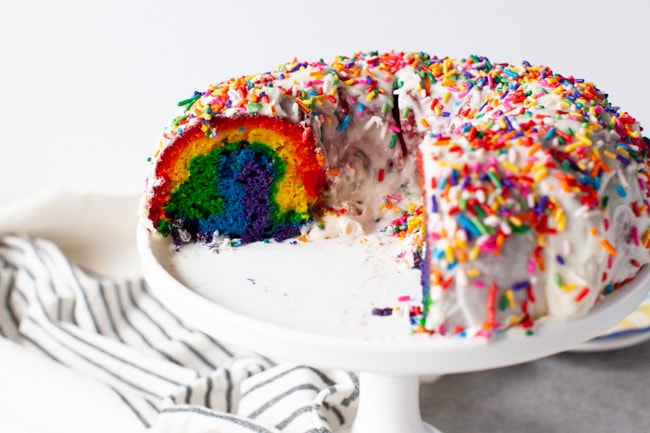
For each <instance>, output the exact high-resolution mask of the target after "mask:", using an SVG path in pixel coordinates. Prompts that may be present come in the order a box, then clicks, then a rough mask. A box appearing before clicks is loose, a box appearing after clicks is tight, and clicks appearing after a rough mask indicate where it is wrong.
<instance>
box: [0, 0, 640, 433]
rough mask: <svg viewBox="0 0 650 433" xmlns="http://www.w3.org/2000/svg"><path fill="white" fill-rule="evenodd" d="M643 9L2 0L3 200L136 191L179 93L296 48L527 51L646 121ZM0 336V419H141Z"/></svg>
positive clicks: (314, 55) (549, 3) (399, 0)
mask: <svg viewBox="0 0 650 433" xmlns="http://www.w3.org/2000/svg"><path fill="white" fill-rule="evenodd" d="M648 17H650V3H648V2H637V1H628V2H623V1H619V2H613V1H611V0H610V1H602V0H600V1H574V2H570V1H558V0H545V1H541V0H540V1H536V2H523V1H515V0H512V1H508V0H492V1H469V0H466V1H462V2H461V1H456V2H454V1H449V2H445V3H443V2H434V1H414V0H396V1H387V0H377V1H374V2H370V1H365V2H362V1H357V2H353V1H352V0H327V1H322V2H306V1H302V2H299V1H295V2H289V1H270V0H266V1H261V0H249V1H239V2H238V1H228V2H225V1H216V0H215V1H167V0H165V1H153V0H148V1H134V0H132V1H126V0H124V1H100V0H98V1H77V0H58V1H47V0H22V1H21V0H3V2H2V3H1V4H0V205H2V204H6V203H7V202H12V201H16V200H19V199H22V198H25V197H30V196H32V195H34V194H36V193H39V192H41V191H42V190H44V189H53V188H54V189H63V190H71V191H81V192H101V193H106V192H109V193H130V194H139V193H140V192H141V191H142V189H143V186H144V179H145V175H146V158H147V157H148V156H149V154H150V152H152V151H153V149H154V147H155V145H156V143H157V140H158V134H159V133H160V131H161V130H162V127H163V125H164V124H165V122H167V120H169V119H170V117H171V115H172V113H173V112H174V111H175V109H176V102H177V101H179V100H182V99H185V98H186V97H188V96H190V95H191V93H192V92H193V91H194V90H203V89H204V88H206V86H207V85H208V84H209V83H211V82H216V81H220V80H223V79H227V78H229V77H231V76H238V75H248V74H250V73H253V72H258V71H263V70H268V69H271V68H274V67H275V66H277V65H278V64H279V63H283V62H285V61H288V60H290V59H292V58H293V57H294V56H297V57H299V58H301V59H305V60H316V59H319V58H323V59H325V60H328V59H331V58H333V56H334V55H336V54H352V53H354V52H355V51H359V50H363V51H365V50H380V51H383V50H390V49H396V50H416V51H419V50H422V51H428V52H430V53H435V54H438V55H449V56H454V57H465V56H468V55H470V54H481V55H487V56H489V57H490V58H491V59H492V60H493V61H499V62H501V61H504V62H518V61H521V60H528V61H530V62H531V63H537V64H548V65H551V66H552V67H553V69H554V70H556V71H557V72H559V73H562V74H565V75H574V76H577V77H581V78H585V79H587V80H589V81H593V82H595V83H596V84H597V85H598V87H600V88H601V89H602V90H604V91H606V92H607V93H609V95H610V100H611V102H612V103H613V104H614V105H618V106H621V107H623V108H624V109H625V110H627V111H629V112H630V113H631V114H632V115H633V116H634V117H636V118H637V119H638V120H639V121H640V122H641V123H642V124H646V125H650V106H649V104H648V102H649V101H650V84H649V83H648V80H649V78H650V56H649V54H650V48H649V47H648V41H650V25H648ZM649 127H650V126H649ZM135 212H136V210H135V209H134V213H135ZM2 349H3V350H2V351H0V358H2V359H3V360H4V361H3V363H2V364H1V366H2V372H1V373H0V387H1V388H2V389H3V395H4V396H5V397H6V398H5V399H4V401H3V408H4V409H9V412H7V413H2V412H1V411H0V414H1V416H0V430H3V431H4V430H5V428H3V426H7V425H9V426H11V425H15V426H18V425H21V426H23V431H39V432H46V433H47V432H48V430H49V431H67V432H74V431H77V430H78V431H84V428H83V425H82V424H79V425H78V424H75V422H74V418H70V416H73V415H71V414H74V413H88V414H89V416H91V414H92V416H97V421H98V422H99V424H100V425H98V428H97V429H96V430H95V431H111V430H113V427H114V428H115V431H123V430H124V427H125V426H126V425H128V424H129V423H130V422H132V420H131V419H129V420H126V421H124V423H122V421H121V420H120V418H119V416H118V415H119V412H120V411H119V410H118V409H117V407H118V406H119V403H117V402H115V401H113V400H111V398H114V396H112V394H111V397H108V394H110V393H109V392H108V391H106V390H104V389H103V388H101V389H100V388H99V387H98V386H97V385H96V384H95V383H94V382H93V383H88V384H86V383H84V381H83V378H82V377H79V376H75V375H74V374H72V372H70V371H68V370H65V369H63V368H61V369H59V370H60V371H59V370H57V371H56V372H54V373H52V372H51V371H49V370H48V374H43V373H40V374H36V375H35V376H34V375H27V374H26V372H27V371H32V372H33V371H37V372H38V371H41V367H43V366H45V363H44V361H43V360H40V359H31V358H29V359H28V358H21V357H22V356H23V354H22V353H20V351H21V348H19V347H13V346H12V347H9V346H7V347H3V348H2ZM47 365H48V366H49V364H47ZM21 367H24V369H21ZM11 368H14V369H15V370H14V371H12V370H11ZM43 368H45V367H43ZM35 385H38V386H39V391H38V392H34V391H33V390H32V389H30V387H32V386H35ZM72 385H74V386H78V387H80V388H79V389H80V390H81V389H83V387H84V386H87V387H88V390H87V392H80V394H81V395H93V397H97V399H96V401H95V400H93V399H87V398H85V399H84V400H83V401H81V400H80V401H71V402H65V403H64V402H60V401H57V399H56V397H55V395H56V394H55V393H54V390H56V389H57V387H62V386H72ZM48 390H51V391H52V392H51V393H48ZM9 403H11V404H10V405H9V407H8V406H7V404H9ZM30 407H34V408H36V409H37V412H38V413H39V415H38V416H37V417H35V416H34V412H33V411H31V410H30ZM76 407H78V408H80V411H76V409H75V408H76ZM102 414H103V416H102ZM12 422H13V423H15V424H12ZM30 429H31V430H30Z"/></svg>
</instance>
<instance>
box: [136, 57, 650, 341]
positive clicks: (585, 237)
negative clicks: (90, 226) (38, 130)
mask: <svg viewBox="0 0 650 433" xmlns="http://www.w3.org/2000/svg"><path fill="white" fill-rule="evenodd" d="M179 106H180V111H179V113H178V114H177V115H176V116H175V117H174V119H173V120H172V122H171V124H170V125H169V126H168V127H167V128H166V129H165V131H164V133H163V136H162V140H161V142H160V144H159V147H158V150H157V152H156V153H155V155H154V156H153V158H152V160H151V173H150V175H149V178H148V183H147V188H146V194H145V197H144V219H145V220H146V221H147V224H148V227H149V228H150V229H151V230H152V231H156V232H158V233H159V234H160V235H162V236H171V238H172V239H173V241H174V244H175V245H177V246H178V245H182V244H184V243H189V242H201V243H205V244H207V245H215V244H216V243H217V242H218V241H219V240H223V239H229V240H230V241H231V243H233V244H235V245H239V244H245V243H250V242H257V241H266V242H269V241H284V240H287V239H295V238H299V239H302V240H306V241H309V240H310V239H323V238H331V237H335V236H359V235H366V234H368V233H382V234H384V235H396V236H401V237H403V238H405V242H404V243H405V249H406V250H408V251H409V254H411V253H412V256H413V263H414V264H416V265H418V266H420V268H421V270H422V276H423V278H422V282H423V305H422V307H423V308H422V315H421V317H420V318H418V319H417V321H416V326H417V327H419V328H420V329H421V330H423V331H426V332H431V333H437V334H444V335H467V336H477V335H479V336H480V335H483V336H489V335H491V334H493V333H495V332H499V331H501V330H503V329H507V328H509V327H513V326H521V327H524V328H529V327H530V326H531V325H532V323H533V321H535V320H537V319H539V318H542V317H551V318H559V319H563V318H571V317H576V316H578V315H581V314H584V313H585V312H586V311H588V310H589V309H590V308H591V307H592V306H593V305H594V304H595V303H596V301H597V300H598V299H599V298H600V297H601V296H602V295H603V294H605V293H607V292H610V291H612V290H614V289H615V288H617V287H618V286H619V285H621V284H623V283H625V282H626V281H628V280H630V279H632V278H634V276H635V275H636V274H637V272H638V270H639V268H640V267H641V266H643V265H645V264H647V263H648V262H649V261H650V260H649V259H650V257H649V253H648V247H649V243H650V209H649V207H650V202H649V201H648V199H649V196H650V187H649V184H648V180H649V174H650V171H649V169H648V148H649V144H650V141H649V140H648V139H647V138H644V137H643V136H642V128H641V127H640V125H639V124H638V122H637V121H636V120H635V119H634V118H633V117H631V116H630V115H629V114H628V113H626V112H625V111H621V110H620V109H618V108H616V107H613V106H612V105H611V104H610V102H609V101H608V97H607V95H605V94H604V93H602V92H601V91H600V90H599V89H597V88H596V87H595V86H594V85H593V84H591V83H588V82H586V81H584V80H582V79H577V78H574V77H572V76H562V75H560V74H557V73H555V72H553V71H552V70H551V69H550V68H548V67H545V66H535V65H531V64H529V63H528V62H522V63H520V64H508V63H494V62H492V61H490V60H489V59H487V58H485V57H479V56H470V57H468V58H465V59H460V60H455V59H451V58H439V57H436V56H432V55H429V54H426V53H422V52H420V53H405V52H388V53H378V52H369V53H357V54H355V55H354V56H351V57H346V56H340V57H337V58H335V59H334V60H333V61H332V62H330V63H326V62H324V61H322V60H321V61H316V62H299V61H296V60H294V61H292V62H289V63H286V64H282V65H280V66H279V67H278V68H277V69H276V70H273V71H270V72H265V73H259V74H254V75H250V76H242V77H239V78H236V79H231V80H228V81H224V82H221V83H219V84H216V85H212V86H210V87H209V88H208V89H207V90H205V91H203V92H195V93H194V95H193V96H191V97H190V98H188V99H186V100H183V101H181V102H179Z"/></svg>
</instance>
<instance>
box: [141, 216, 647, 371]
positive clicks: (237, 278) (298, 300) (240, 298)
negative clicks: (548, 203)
mask: <svg viewBox="0 0 650 433" xmlns="http://www.w3.org/2000/svg"><path fill="white" fill-rule="evenodd" d="M138 249H139V252H140V257H141V261H142V268H143V272H144V275H145V277H146V278H147V280H148V282H149V284H150V286H151V288H152V290H153V291H154V292H155V293H156V294H157V295H158V296H159V297H160V298H161V299H162V300H163V301H164V302H166V303H167V304H168V305H170V306H171V307H172V308H174V310H175V311H176V312H177V314H179V315H180V316H181V317H182V318H183V319H184V320H186V321H187V323H188V324H192V325H194V326H196V327H199V328H200V329H203V330H205V331H206V332H209V333H211V334H212V335H214V336H215V337H218V338H220V339H222V340H224V341H227V342H230V343H232V344H238V345H241V346H245V347H247V348H249V349H252V350H255V351H258V352H260V353H262V354H265V355H267V356H271V357H274V358H276V359H280V360H288V361H294V362H301V363H308V364H311V365H314V366H321V367H336V368H345V369H348V370H356V371H367V372H378V373H396V374H449V373H460V372H466V371H476V370H482V369H489V368H496V367H503V366H507V365H512V364H517V363H521V362H526V361H529V360H533V359H537V358H540V357H543V356H547V355H550V354H553V353H557V352H560V351H563V350H566V349H569V348H572V347H575V346H576V345H577V344H579V343H582V342H584V341H587V340H589V339H590V338H593V337H594V336H596V335H599V334H601V333H602V332H604V331H606V330H607V329H609V328H610V327H611V326H613V325H614V324H616V323H617V322H618V321H620V320H621V319H622V318H624V317H625V316H626V315H627V314H629V313H630V312H631V311H633V310H634V308H635V307H636V306H637V305H638V304H639V303H640V302H641V301H642V299H643V298H644V297H645V295H646V293H647V292H648V289H649V288H650V272H649V271H648V269H647V268H644V269H642V270H641V273H640V275H639V276H638V278H636V279H635V280H634V282H633V283H630V284H628V285H626V286H624V287H623V288H621V289H620V290H618V291H616V292H615V293H613V294H611V295H609V296H608V297H607V298H606V299H605V300H604V301H603V302H601V303H599V304H598V305H597V306H596V307H595V308H594V309H593V310H591V311H590V312H589V313H588V314H587V315H586V316H584V317H581V318H579V319H575V320H571V321H568V322H561V323H552V322H549V323H544V324H543V325H541V324H538V327H537V329H536V330H535V332H534V335H532V336H527V335H524V334H523V333H522V332H521V331H517V330H512V331H508V332H505V333H503V334H502V335H499V336H497V337H496V338H494V339H492V340H490V341H489V342H486V341H485V340H483V339H464V338H460V337H452V338H445V337H439V336H429V335H423V334H412V333H411V326H410V324H409V319H408V314H406V312H407V311H408V309H409V308H410V307H411V306H412V305H419V303H420V299H421V295H420V283H419V278H420V275H419V272H418V271H416V270H413V269H411V268H409V267H408V266H406V265H405V264H404V263H400V262H399V261H398V260H396V259H395V257H396V255H397V254H399V253H398V251H399V247H398V246H397V245H395V244H394V241H393V240H392V239H391V238H388V237H381V236H375V237H367V238H357V239H338V240H327V241H310V242H305V243H302V242H295V243H291V242H284V243H270V244H265V243H255V244H249V245H246V246H243V247H236V248H221V249H219V250H217V251H215V250H209V249H208V248H206V247H205V246H204V245H189V246H184V247H182V248H181V249H180V251H178V252H177V251H174V250H173V249H172V247H171V245H170V242H169V240H168V239H163V238H161V237H160V236H158V235H157V234H153V233H150V232H149V231H148V230H147V229H146V228H144V227H143V226H142V225H141V226H140V227H139V228H138ZM396 306H397V307H399V308H400V310H401V311H402V312H403V314H399V313H398V314H394V315H392V316H388V317H379V316H375V315H373V314H372V310H373V308H387V307H388V308H390V307H396Z"/></svg>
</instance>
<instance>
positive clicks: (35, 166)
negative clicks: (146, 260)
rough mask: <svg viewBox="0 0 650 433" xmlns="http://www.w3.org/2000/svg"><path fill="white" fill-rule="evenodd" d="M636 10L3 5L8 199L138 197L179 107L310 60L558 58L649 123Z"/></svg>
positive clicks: (0, 119) (257, 3) (619, 5)
mask: <svg viewBox="0 0 650 433" xmlns="http://www.w3.org/2000/svg"><path fill="white" fill-rule="evenodd" d="M649 16H650V4H649V3H647V2H637V1H628V2H625V1H620V2H612V1H602V0H601V1H577V2H576V1H574V2H571V1H567V0H565V1H558V0H545V1H536V2H521V1H515V0H512V1H506V0H492V1H471V0H466V1H462V2H461V1H449V2H436V1H414V0H398V1H387V0H377V1H374V2H371V1H356V2H355V1H352V0H327V1H323V2H306V1H295V2H290V1H269V0H266V1H261V0H248V1H234V0H231V1H227V2H225V1H167V0H165V1H153V0H147V1H126V0H125V1H117V0H116V1H103V0H95V1H77V0H58V1H46V0H3V2H2V4H1V5H0V106H1V108H0V203H3V202H6V201H8V200H15V199H18V198H21V197H24V196H25V195H31V194H34V193H36V192H38V191H39V190H41V189H43V188H63V189H68V190H75V191H78V190H81V191H93V192H94V191H98V192H120V193H122V192H129V193H139V192H140V191H141V190H142V188H143V185H144V178H145V174H146V158H147V156H149V154H150V153H151V152H152V151H153V149H154V146H155V144H156V143H157V140H158V134H159V132H160V131H161V130H162V127H163V125H164V124H165V123H166V122H167V121H168V120H169V119H170V118H171V115H172V113H173V112H174V111H175V108H176V102H177V101H179V100H182V99H184V98H186V97H187V96H189V95H191V93H192V91H194V90H204V89H205V88H206V87H207V85H208V84H210V83H212V82H216V81H220V80H223V79H227V78H230V77H231V76H239V75H248V74H250V73H253V72H258V71H264V70H268V69H271V68H274V67H276V66H277V65H278V64H280V63H283V62H285V61H287V60H290V59H291V58H293V57H294V56H297V57H299V58H301V59H305V60H316V59H319V58H321V57H322V58H324V59H325V60H328V59H332V58H333V56H335V55H336V54H352V53H354V52H355V51H359V50H364V51H365V50H374V49H376V50H390V49H397V50H416V51H420V50H422V51H429V52H431V53H436V54H438V55H449V56H454V57H466V56H468V55H470V54H481V55H487V56H489V57H490V58H491V59H492V60H493V61H499V62H501V61H507V62H518V61H521V60H528V61H530V62H532V63H538V64H547V65H550V66H552V67H553V68H554V69H555V70H556V71H557V72H559V73H562V74H565V75H574V76H577V77H581V78H585V79H587V80H589V81H593V82H595V83H596V84H597V85H598V87H600V88H601V89H602V90H604V91H606V92H607V93H609V95H610V100H611V102H612V103H613V104H614V105H618V106H621V107H623V108H624V109H625V110H627V111H629V112H630V113H631V114H632V115H633V116H635V117H636V118H637V119H638V120H639V121H641V122H642V124H648V125H650V107H649V106H648V102H647V101H650V84H649V83H648V79H649V78H650V60H649V59H650V57H649V54H650V49H649V48H648V45H647V44H648V41H650V25H648V17H649Z"/></svg>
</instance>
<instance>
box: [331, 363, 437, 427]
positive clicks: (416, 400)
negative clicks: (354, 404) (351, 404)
mask: <svg viewBox="0 0 650 433" xmlns="http://www.w3.org/2000/svg"><path fill="white" fill-rule="evenodd" d="M359 386H360V388H359V409H358V412H357V416H356V418H355V420H354V423H353V425H352V426H351V427H349V428H345V429H342V430H337V431H336V432H335V433H441V432H440V431H439V430H437V429H436V428H434V427H432V426H430V425H429V424H427V423H425V422H423V421H422V416H421V415H420V379H419V376H417V375H400V374H395V375H391V374H376V373H363V372H362V373H360V374H359Z"/></svg>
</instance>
